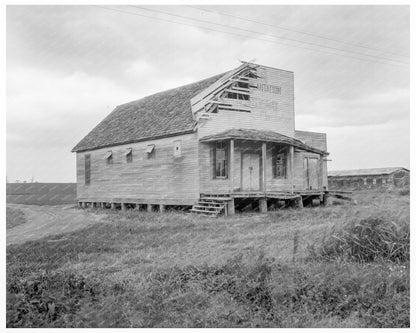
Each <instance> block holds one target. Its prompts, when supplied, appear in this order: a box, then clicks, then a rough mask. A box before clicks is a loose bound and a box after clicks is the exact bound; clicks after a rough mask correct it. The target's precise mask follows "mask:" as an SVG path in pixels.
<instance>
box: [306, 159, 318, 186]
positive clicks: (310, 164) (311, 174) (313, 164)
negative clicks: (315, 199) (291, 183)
mask: <svg viewBox="0 0 416 333" xmlns="http://www.w3.org/2000/svg"><path fill="white" fill-rule="evenodd" d="M318 165H319V164H318V158H316V157H304V158H303V184H304V188H305V189H306V190H317V189H319V168H318Z"/></svg>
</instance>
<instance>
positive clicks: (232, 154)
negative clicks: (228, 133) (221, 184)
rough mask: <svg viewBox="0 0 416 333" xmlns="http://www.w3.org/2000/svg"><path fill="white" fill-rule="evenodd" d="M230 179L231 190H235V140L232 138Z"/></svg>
mask: <svg viewBox="0 0 416 333" xmlns="http://www.w3.org/2000/svg"><path fill="white" fill-rule="evenodd" d="M228 177H229V181H230V192H231V193H233V191H234V140H232V139H231V140H230V170H229V173H228Z"/></svg>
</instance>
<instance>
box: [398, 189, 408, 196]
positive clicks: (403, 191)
mask: <svg viewBox="0 0 416 333" xmlns="http://www.w3.org/2000/svg"><path fill="white" fill-rule="evenodd" d="M399 194H400V195H410V188H405V189H402V190H400V191H399Z"/></svg>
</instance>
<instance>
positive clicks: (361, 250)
mask: <svg viewBox="0 0 416 333" xmlns="http://www.w3.org/2000/svg"><path fill="white" fill-rule="evenodd" d="M409 251H410V228H409V223H408V222H398V223H396V222H394V221H393V220H391V219H389V218H387V217H368V218H364V219H362V220H359V221H350V222H347V223H346V224H344V225H343V226H342V229H341V230H340V231H335V232H334V233H333V234H332V236H330V237H328V238H326V239H324V240H323V241H322V244H321V246H320V248H318V250H317V251H316V250H315V249H313V251H312V252H311V254H312V256H318V257H319V256H320V257H326V258H342V259H347V260H355V261H359V262H370V261H374V260H376V259H380V258H382V259H387V260H390V261H393V262H407V261H409V259H410V252H409Z"/></svg>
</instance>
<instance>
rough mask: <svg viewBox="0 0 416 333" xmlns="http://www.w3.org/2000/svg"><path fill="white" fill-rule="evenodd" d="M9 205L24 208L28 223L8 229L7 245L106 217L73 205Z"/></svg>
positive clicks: (83, 225) (59, 231) (81, 225)
mask: <svg viewBox="0 0 416 333" xmlns="http://www.w3.org/2000/svg"><path fill="white" fill-rule="evenodd" d="M7 207H11V208H18V209H20V210H22V211H23V213H24V214H25V217H26V219H27V222H26V223H24V224H21V225H18V226H16V227H14V228H11V229H7V237H6V244H7V245H10V244H19V243H24V242H27V241H29V240H36V239H40V238H43V237H45V236H49V235H56V234H61V233H65V232H71V231H74V230H78V229H82V228H85V227H87V226H89V225H91V224H94V223H97V222H100V221H103V220H104V219H105V215H96V214H93V213H91V212H88V211H84V210H81V209H76V208H73V205H72V206H71V205H62V206H35V205H17V204H7Z"/></svg>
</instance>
